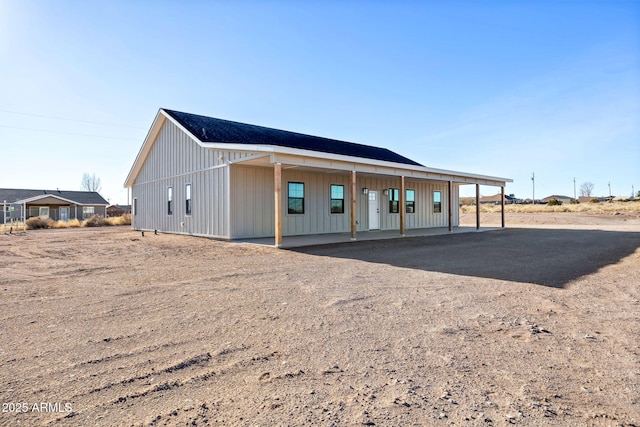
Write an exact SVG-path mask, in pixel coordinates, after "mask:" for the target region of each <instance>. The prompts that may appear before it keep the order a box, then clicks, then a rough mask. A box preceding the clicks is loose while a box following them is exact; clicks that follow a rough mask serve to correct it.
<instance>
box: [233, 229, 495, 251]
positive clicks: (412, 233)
mask: <svg viewBox="0 0 640 427" xmlns="http://www.w3.org/2000/svg"><path fill="white" fill-rule="evenodd" d="M493 230H502V228H499V227H497V228H486V227H485V228H480V229H479V230H477V229H476V228H475V227H454V228H453V231H449V229H448V227H439V228H412V229H409V230H406V234H405V235H404V236H401V235H400V233H399V232H398V230H373V231H360V232H358V234H357V237H356V240H355V242H357V241H364V240H384V239H402V238H406V237H422V236H440V235H444V234H459V233H477V232H484V231H493ZM234 242H243V243H251V244H255V245H264V246H274V244H275V239H274V238H273V237H265V238H260V239H237V240H234ZM345 242H354V241H353V240H351V235H350V233H331V234H313V235H305V236H285V237H283V238H282V246H280V247H281V248H283V249H289V248H299V247H304V246H315V245H327V244H332V243H345Z"/></svg>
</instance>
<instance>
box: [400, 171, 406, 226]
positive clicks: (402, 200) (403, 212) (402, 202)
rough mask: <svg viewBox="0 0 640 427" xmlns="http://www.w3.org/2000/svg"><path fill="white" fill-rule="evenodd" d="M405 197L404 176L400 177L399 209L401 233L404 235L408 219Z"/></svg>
mask: <svg viewBox="0 0 640 427" xmlns="http://www.w3.org/2000/svg"><path fill="white" fill-rule="evenodd" d="M405 198H406V192H405V189H404V176H401V177H400V206H399V207H398V209H400V235H401V236H403V237H404V235H405V228H406V219H407V213H406V211H407V209H406V207H405V204H406V202H405Z"/></svg>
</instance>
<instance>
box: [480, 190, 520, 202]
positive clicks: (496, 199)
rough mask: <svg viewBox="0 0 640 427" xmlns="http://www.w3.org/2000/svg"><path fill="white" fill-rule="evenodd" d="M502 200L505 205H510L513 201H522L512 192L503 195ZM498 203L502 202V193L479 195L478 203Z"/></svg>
mask: <svg viewBox="0 0 640 427" xmlns="http://www.w3.org/2000/svg"><path fill="white" fill-rule="evenodd" d="M504 202H505V204H507V205H511V204H515V203H522V200H521V199H517V198H516V196H515V195H513V194H505V195H504ZM500 203H502V194H500V193H498V194H495V195H493V196H484V197H480V204H481V205H482V204H492V205H499V204H500Z"/></svg>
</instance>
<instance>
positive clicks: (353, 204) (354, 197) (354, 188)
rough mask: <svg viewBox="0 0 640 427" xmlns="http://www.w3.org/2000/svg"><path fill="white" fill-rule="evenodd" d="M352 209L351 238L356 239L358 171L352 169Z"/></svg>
mask: <svg viewBox="0 0 640 427" xmlns="http://www.w3.org/2000/svg"><path fill="white" fill-rule="evenodd" d="M350 175H351V209H350V210H349V216H350V217H351V240H356V218H357V215H356V171H351V173H350Z"/></svg>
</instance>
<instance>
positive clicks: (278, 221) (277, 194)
mask: <svg viewBox="0 0 640 427" xmlns="http://www.w3.org/2000/svg"><path fill="white" fill-rule="evenodd" d="M273 187H274V191H273V194H274V204H275V205H274V214H275V227H276V232H275V246H276V248H279V247H281V246H282V165H281V164H280V163H274V164H273Z"/></svg>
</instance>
